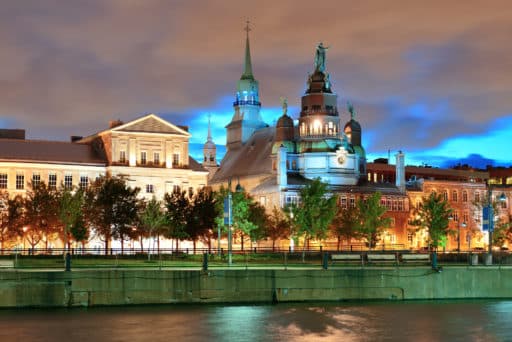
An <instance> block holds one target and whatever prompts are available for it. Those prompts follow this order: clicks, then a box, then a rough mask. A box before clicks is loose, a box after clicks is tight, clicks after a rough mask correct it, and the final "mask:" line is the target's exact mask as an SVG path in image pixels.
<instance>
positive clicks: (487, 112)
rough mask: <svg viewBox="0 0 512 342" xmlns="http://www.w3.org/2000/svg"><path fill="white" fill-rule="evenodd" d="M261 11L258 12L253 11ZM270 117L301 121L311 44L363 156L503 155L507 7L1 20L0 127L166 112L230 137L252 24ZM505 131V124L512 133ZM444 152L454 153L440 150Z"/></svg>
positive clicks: (173, 7)
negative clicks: (323, 48)
mask: <svg viewBox="0 0 512 342" xmlns="http://www.w3.org/2000/svg"><path fill="white" fill-rule="evenodd" d="M248 8H250V11H248ZM248 15H249V16H250V18H249V19H250V20H251V21H252V22H253V24H252V27H253V30H252V31H251V33H250V34H251V49H252V50H251V52H252V57H253V58H252V60H253V69H254V73H255V76H256V78H257V79H258V80H259V81H260V94H261V101H262V104H263V108H262V113H263V116H264V118H265V120H266V121H267V122H268V123H269V124H272V122H273V120H275V119H276V118H277V117H278V116H279V115H280V102H279V98H280V97H282V96H284V97H287V98H288V102H289V104H290V109H289V114H290V115H292V116H293V117H295V118H296V117H297V116H298V111H299V108H300V96H301V95H302V94H303V92H304V88H305V83H306V77H307V73H308V72H311V71H312V65H313V56H314V48H315V45H316V44H317V43H318V42H319V41H323V42H324V43H325V44H326V45H329V46H330V49H329V52H328V56H327V70H328V71H329V72H330V74H331V80H332V82H333V88H334V90H335V91H336V92H337V93H338V94H339V102H338V103H339V107H340V109H343V113H342V119H343V120H345V119H348V114H347V113H346V111H345V110H344V107H345V105H344V104H345V103H346V101H347V100H350V101H351V102H352V103H354V105H355V107H356V110H357V112H358V116H357V117H358V120H359V121H360V122H361V124H362V126H363V137H364V142H365V144H366V149H367V151H369V152H373V153H376V154H379V153H384V154H386V153H387V150H388V149H391V150H397V149H403V150H406V151H407V150H409V151H410V153H417V155H418V156H421V155H422V154H421V153H420V152H422V151H425V153H424V154H423V155H424V156H427V154H426V153H430V152H431V151H435V153H440V156H446V157H449V156H450V155H451V154H453V153H454V152H453V151H457V155H461V156H462V155H463V156H466V155H468V154H470V153H472V152H474V151H472V150H470V147H469V146H471V149H473V148H475V149H476V150H477V152H475V153H480V154H481V155H482V156H484V157H486V158H492V159H496V160H505V161H506V160H507V159H510V157H508V155H509V153H508V151H506V150H503V149H498V148H497V149H488V150H486V151H484V150H482V149H481V148H479V145H473V144H472V143H471V142H472V141H480V142H481V143H482V144H489V145H493V144H494V145H498V144H500V145H501V144H503V141H504V139H505V137H506V132H504V133H500V134H497V135H496V134H495V133H493V132H494V130H495V127H494V126H493V124H494V123H495V122H499V120H501V119H504V120H507V118H509V117H510V115H511V112H512V110H511V108H512V98H511V97H510V89H512V78H510V77H509V75H510V72H511V70H512V59H511V58H510V56H511V55H512V45H511V44H509V40H510V39H509V32H511V31H512V12H511V11H510V4H509V3H508V2H507V1H493V2H491V3H489V2H488V1H471V2H465V3H463V4H461V3H460V2H455V1H452V2H450V1H449V2H446V1H435V0H434V1H429V2H424V3H419V2H409V1H391V2H390V1H388V2H382V3H380V2H374V1H368V2H366V1H360V2H358V3H354V2H349V1H335V0H330V1H328V0H325V1H322V2H314V3H311V2H297V1H292V0H283V1H279V2H275V1H271V0H262V1H259V2H258V5H257V6H256V5H255V4H248V3H247V2H242V1H235V0H226V1H219V2H205V1H196V0H190V1H184V0H173V1H164V0H147V1H126V0H110V1H109V0H101V1H100V0H88V1H81V0H78V1H73V2H69V1H64V0H48V1H45V2H41V1H38V0H32V1H30V0H26V1H10V2H7V3H5V4H2V11H0V65H1V68H0V125H1V126H2V127H12V128H14V127H16V128H18V127H22V128H26V129H27V135H28V136H29V137H32V138H47V139H61V140H67V139H68V136H69V135H71V134H78V135H87V134H91V133H93V132H96V131H99V130H101V129H104V128H105V127H107V124H108V120H109V119H112V118H119V119H122V120H124V121H128V120H130V119H133V118H136V117H140V116H141V115H142V114H143V113H149V112H155V113H157V114H161V115H162V116H164V117H165V118H166V119H168V120H170V121H171V122H173V123H175V124H186V125H187V124H188V125H189V126H190V130H191V132H192V134H193V137H192V140H191V142H192V143H197V144H201V143H204V141H205V139H206V130H207V127H206V126H207V125H206V123H207V115H208V113H210V114H212V118H213V120H212V133H213V136H214V141H215V142H216V143H217V144H219V145H220V144H223V143H224V142H225V130H224V126H225V125H226V124H227V123H228V122H229V120H230V119H231V116H232V113H233V109H232V106H231V102H232V99H233V94H234V89H235V85H236V81H237V80H238V78H239V77H240V74H241V72H242V62H243V49H244V43H245V42H244V32H243V30H242V28H243V25H244V21H245V20H246V17H247V16H248ZM507 127H509V126H507ZM445 153H448V154H449V155H445Z"/></svg>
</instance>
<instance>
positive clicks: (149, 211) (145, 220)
mask: <svg viewBox="0 0 512 342" xmlns="http://www.w3.org/2000/svg"><path fill="white" fill-rule="evenodd" d="M162 206H163V203H162V202H161V201H158V200H157V199H156V198H155V197H154V196H153V198H152V199H151V200H149V201H148V202H142V204H141V205H140V208H141V211H140V214H139V223H140V224H139V227H138V229H137V233H138V235H139V238H140V248H141V250H143V245H142V240H143V238H144V237H149V238H156V241H157V250H158V253H160V235H162V234H163V233H164V229H165V227H167V225H168V221H167V216H166V215H165V212H164V211H163V209H162ZM148 259H151V253H148Z"/></svg>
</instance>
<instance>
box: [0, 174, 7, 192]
mask: <svg viewBox="0 0 512 342" xmlns="http://www.w3.org/2000/svg"><path fill="white" fill-rule="evenodd" d="M0 189H7V173H0Z"/></svg>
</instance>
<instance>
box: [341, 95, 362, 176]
mask: <svg viewBox="0 0 512 342" xmlns="http://www.w3.org/2000/svg"><path fill="white" fill-rule="evenodd" d="M347 108H348V112H349V113H350V121H348V122H347V123H346V124H345V127H344V129H343V131H344V133H345V136H346V137H347V141H348V143H349V144H350V145H352V148H353V149H354V153H356V154H357V155H358V157H359V170H360V172H361V175H362V177H364V175H365V174H366V152H365V150H364V147H363V145H362V143H361V140H362V130H361V125H360V124H359V122H357V121H356V119H355V117H356V112H355V110H354V106H353V105H352V104H351V103H348V104H347Z"/></svg>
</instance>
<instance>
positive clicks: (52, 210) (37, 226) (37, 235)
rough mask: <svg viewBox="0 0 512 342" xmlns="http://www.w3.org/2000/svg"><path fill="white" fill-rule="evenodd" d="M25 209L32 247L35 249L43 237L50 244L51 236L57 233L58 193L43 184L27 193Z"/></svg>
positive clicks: (28, 236) (27, 235) (27, 233)
mask: <svg viewBox="0 0 512 342" xmlns="http://www.w3.org/2000/svg"><path fill="white" fill-rule="evenodd" d="M24 208H25V224H26V226H27V228H28V230H27V232H25V235H26V237H27V239H28V241H29V243H30V245H31V246H32V247H35V246H36V245H37V244H38V243H39V242H40V241H41V240H42V239H43V237H46V244H48V238H49V235H51V234H52V233H54V232H56V231H57V224H58V211H59V210H58V208H59V203H58V197H57V194H56V192H55V191H54V190H52V189H50V188H49V187H48V186H47V185H46V184H45V183H44V182H41V183H40V184H39V185H38V186H35V187H32V189H31V190H29V191H27V196H26V197H25V201H24Z"/></svg>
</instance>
